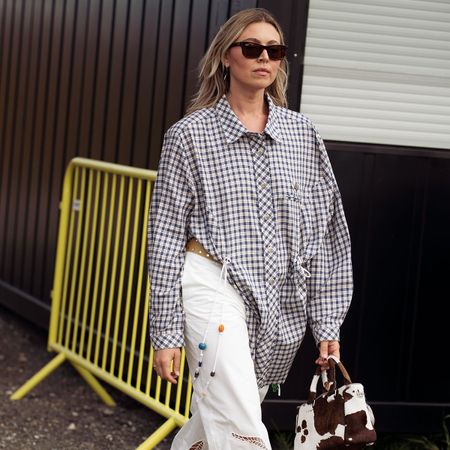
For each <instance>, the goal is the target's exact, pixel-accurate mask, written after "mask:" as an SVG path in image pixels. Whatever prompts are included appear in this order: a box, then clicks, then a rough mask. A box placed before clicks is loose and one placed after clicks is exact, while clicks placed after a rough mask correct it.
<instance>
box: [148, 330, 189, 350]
mask: <svg viewBox="0 0 450 450" xmlns="http://www.w3.org/2000/svg"><path fill="white" fill-rule="evenodd" d="M150 340H151V342H152V346H153V348H154V350H163V349H165V348H180V347H184V336H183V333H173V334H172V333H162V334H158V335H152V336H151V337H150Z"/></svg>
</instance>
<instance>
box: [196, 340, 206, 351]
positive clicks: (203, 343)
mask: <svg viewBox="0 0 450 450" xmlns="http://www.w3.org/2000/svg"><path fill="white" fill-rule="evenodd" d="M198 348H199V349H200V350H206V344H205V342H200V344H198Z"/></svg>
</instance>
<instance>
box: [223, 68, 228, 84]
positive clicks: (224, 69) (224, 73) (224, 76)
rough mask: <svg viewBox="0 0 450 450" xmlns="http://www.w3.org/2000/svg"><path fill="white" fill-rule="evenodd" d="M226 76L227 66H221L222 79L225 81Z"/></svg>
mask: <svg viewBox="0 0 450 450" xmlns="http://www.w3.org/2000/svg"><path fill="white" fill-rule="evenodd" d="M227 77H228V67H227V66H223V81H227Z"/></svg>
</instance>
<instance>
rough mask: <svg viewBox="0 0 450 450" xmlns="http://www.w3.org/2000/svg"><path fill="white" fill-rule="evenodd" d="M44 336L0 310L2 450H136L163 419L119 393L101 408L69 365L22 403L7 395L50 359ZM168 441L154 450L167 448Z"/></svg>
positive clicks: (113, 391)
mask: <svg viewBox="0 0 450 450" xmlns="http://www.w3.org/2000/svg"><path fill="white" fill-rule="evenodd" d="M46 343H47V333H46V332H45V331H43V330H41V329H40V328H38V327H36V326H34V325H33V324H31V323H30V322H28V321H25V320H24V319H22V318H20V317H19V316H17V315H16V314H13V313H11V312H10V311H9V310H7V309H5V308H3V307H0V367H1V371H0V373H1V376H0V449H8V450H10V449H11V450H30V449H42V450H103V449H105V450H106V449H117V450H122V449H123V450H125V449H130V450H131V449H135V448H136V447H137V446H138V445H139V444H140V443H141V442H142V441H143V440H145V439H146V438H147V437H148V436H149V435H150V434H151V433H152V432H153V431H154V430H155V429H156V428H157V427H159V426H160V425H161V424H162V422H163V420H162V418H160V417H159V416H158V415H156V414H155V413H153V412H152V411H150V410H149V409H147V408H145V407H144V406H142V405H141V404H140V403H138V402H136V401H134V400H132V399H130V398H128V397H126V396H125V395H123V394H122V393H121V392H119V391H118V390H115V389H113V388H110V387H108V386H105V387H106V388H107V390H108V392H109V393H110V394H111V395H112V397H113V398H114V400H115V401H116V402H117V406H116V407H113V408H111V407H107V406H106V405H104V404H103V403H102V402H101V400H100V399H99V398H98V397H97V395H96V394H95V393H94V392H93V391H92V390H91V388H90V387H89V386H88V385H87V384H86V383H85V382H84V380H83V379H82V378H81V377H80V376H79V375H78V373H77V372H76V371H75V369H73V368H72V367H71V365H70V364H67V363H65V364H63V365H62V366H60V367H59V368H58V369H57V370H56V371H55V372H54V373H53V374H52V375H50V376H49V377H48V378H47V379H45V380H44V381H43V382H42V383H41V384H39V385H38V386H37V387H36V388H35V389H34V390H32V391H31V392H30V393H29V394H28V396H26V397H25V398H24V399H22V400H18V401H11V400H10V399H9V396H10V395H11V393H12V392H14V391H15V390H16V389H17V388H18V387H20V386H21V385H22V383H23V382H25V381H26V380H27V379H28V378H30V377H31V376H32V375H33V374H34V373H36V372H37V371H38V370H39V369H40V368H41V367H42V366H44V365H45V364H46V363H47V362H49V361H50V359H51V358H52V356H53V355H54V354H51V353H48V352H47V350H46V345H47V344H46ZM169 441H170V439H166V440H165V441H164V442H162V443H161V444H160V445H158V446H157V447H156V449H158V450H167V449H169V448H170V444H169Z"/></svg>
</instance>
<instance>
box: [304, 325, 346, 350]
mask: <svg viewBox="0 0 450 450" xmlns="http://www.w3.org/2000/svg"><path fill="white" fill-rule="evenodd" d="M311 331H312V335H313V337H314V340H315V341H316V345H317V346H318V345H319V344H320V342H322V341H339V340H340V333H339V327H338V326H332V325H320V324H316V325H311Z"/></svg>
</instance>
